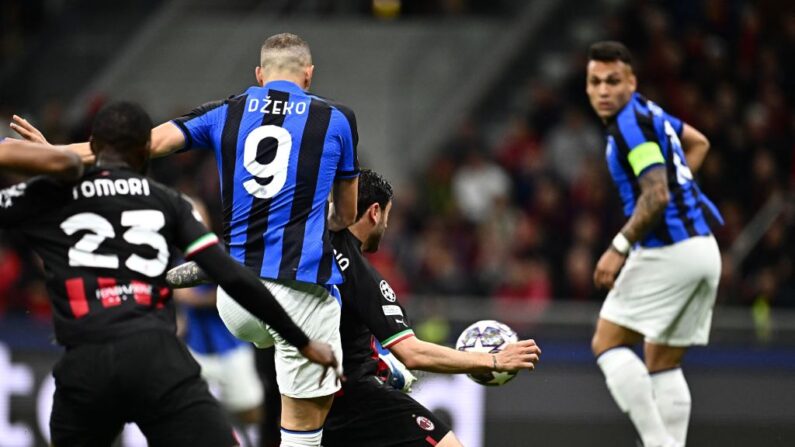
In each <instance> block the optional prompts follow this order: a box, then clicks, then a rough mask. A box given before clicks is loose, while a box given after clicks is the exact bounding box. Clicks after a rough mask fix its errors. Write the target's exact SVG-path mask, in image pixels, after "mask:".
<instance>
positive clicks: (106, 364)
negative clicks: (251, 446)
mask: <svg viewBox="0 0 795 447" xmlns="http://www.w3.org/2000/svg"><path fill="white" fill-rule="evenodd" d="M199 372H200V368H199V365H198V364H197V363H196V361H195V360H194V359H193V357H191V355H190V353H189V352H188V350H187V348H185V345H184V344H183V343H182V342H181V341H180V340H179V339H177V337H176V335H174V334H171V333H169V332H166V331H147V332H141V333H138V334H135V335H132V336H129V337H126V338H123V339H120V340H114V341H108V342H105V343H101V344H86V345H81V346H77V347H73V348H70V349H68V350H67V351H66V353H65V354H64V356H63V357H62V358H61V359H60V361H59V362H58V363H57V364H56V365H55V368H54V369H53V376H54V377H55V397H54V400H53V409H52V416H51V418H50V430H51V434H52V441H53V445H55V446H58V447H70V446H92V447H93V446H109V445H111V443H113V441H114V440H115V439H116V437H118V435H119V433H120V432H121V430H122V428H123V427H124V424H125V423H127V422H134V423H136V424H137V425H138V427H139V428H140V429H141V431H142V432H143V433H144V435H145V436H146V438H147V441H148V443H149V445H150V446H152V447H155V446H185V447H188V446H207V447H226V446H234V445H238V442H237V441H236V439H235V435H234V434H233V432H232V426H231V425H230V423H229V421H228V419H227V417H226V415H225V414H224V412H223V410H222V409H221V407H220V405H219V404H218V402H217V401H216V400H215V399H214V398H213V397H212V395H210V392H209V390H208V388H207V384H206V383H205V382H204V380H203V379H202V378H201V377H200V376H199Z"/></svg>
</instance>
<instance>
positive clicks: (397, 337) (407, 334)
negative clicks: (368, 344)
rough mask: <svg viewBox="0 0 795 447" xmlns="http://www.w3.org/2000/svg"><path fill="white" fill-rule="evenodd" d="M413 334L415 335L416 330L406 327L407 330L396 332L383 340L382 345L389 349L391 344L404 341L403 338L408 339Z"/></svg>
mask: <svg viewBox="0 0 795 447" xmlns="http://www.w3.org/2000/svg"><path fill="white" fill-rule="evenodd" d="M413 336H414V331H413V330H411V329H406V330H405V331H402V332H398V333H397V334H395V335H393V336H391V337H389V338H387V339H386V340H384V341H383V342H381V346H383V347H384V348H386V349H389V347H390V346H394V345H396V344H398V342H401V341H403V340H405V339H407V338H409V337H413Z"/></svg>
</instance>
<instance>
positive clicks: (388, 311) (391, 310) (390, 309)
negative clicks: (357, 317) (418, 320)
mask: <svg viewBox="0 0 795 447" xmlns="http://www.w3.org/2000/svg"><path fill="white" fill-rule="evenodd" d="M381 309H384V315H400V316H401V317H402V316H403V309H401V308H400V306H395V305H394V304H390V305H388V306H381Z"/></svg>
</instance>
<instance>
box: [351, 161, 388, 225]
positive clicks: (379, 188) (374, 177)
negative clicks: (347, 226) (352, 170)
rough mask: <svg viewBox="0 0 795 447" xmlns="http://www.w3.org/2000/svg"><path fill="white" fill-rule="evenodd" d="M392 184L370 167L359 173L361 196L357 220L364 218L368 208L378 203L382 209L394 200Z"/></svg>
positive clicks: (357, 208) (357, 209) (357, 207)
mask: <svg viewBox="0 0 795 447" xmlns="http://www.w3.org/2000/svg"><path fill="white" fill-rule="evenodd" d="M392 195H393V193H392V185H390V184H389V182H388V181H387V180H386V179H385V178H384V177H382V176H381V175H379V174H378V173H376V172H375V171H372V170H370V169H362V172H361V174H359V197H358V203H357V204H356V220H359V219H361V218H362V216H363V215H364V213H365V212H367V209H368V208H370V206H372V204H374V203H378V205H380V206H381V208H382V209H385V208H386V205H387V204H388V203H389V202H390V201H391V200H392Z"/></svg>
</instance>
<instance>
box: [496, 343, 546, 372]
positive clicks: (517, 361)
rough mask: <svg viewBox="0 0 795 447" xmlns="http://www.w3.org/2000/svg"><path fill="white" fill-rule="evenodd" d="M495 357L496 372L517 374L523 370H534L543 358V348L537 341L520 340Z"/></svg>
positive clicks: (507, 346)
mask: <svg viewBox="0 0 795 447" xmlns="http://www.w3.org/2000/svg"><path fill="white" fill-rule="evenodd" d="M493 355H494V357H493V358H494V360H496V362H495V363H496V367H494V368H493V369H494V370H496V371H507V372H515V371H519V370H521V369H529V370H531V371H532V370H534V369H535V368H536V364H537V363H538V361H539V360H540V358H541V348H539V347H538V345H537V344H536V342H535V340H519V341H518V342H516V343H511V344H509V345H506V346H505V348H504V349H503V350H502V351H500V352H498V353H496V354H493Z"/></svg>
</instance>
